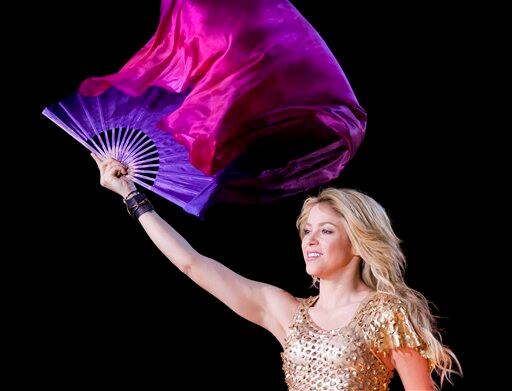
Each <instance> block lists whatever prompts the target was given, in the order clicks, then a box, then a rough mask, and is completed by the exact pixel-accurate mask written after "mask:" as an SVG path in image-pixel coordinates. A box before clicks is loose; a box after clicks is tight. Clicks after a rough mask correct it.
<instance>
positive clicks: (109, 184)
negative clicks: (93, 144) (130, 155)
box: [91, 153, 137, 198]
mask: <svg viewBox="0 0 512 391" xmlns="http://www.w3.org/2000/svg"><path fill="white" fill-rule="evenodd" d="M91 156H92V158H93V159H94V161H95V162H96V164H97V165H98V168H99V170H100V175H101V176H100V185H101V186H103V187H105V188H107V189H109V190H112V191H113V192H114V193H117V194H119V195H120V196H121V197H123V198H126V196H127V195H128V194H129V193H130V192H132V191H133V190H137V188H136V187H135V183H133V181H132V180H131V179H129V178H128V177H127V175H128V174H129V169H128V168H127V167H125V166H124V165H123V164H121V162H120V161H118V160H116V159H114V158H108V159H104V160H101V158H100V157H98V156H97V155H95V154H94V153H91Z"/></svg>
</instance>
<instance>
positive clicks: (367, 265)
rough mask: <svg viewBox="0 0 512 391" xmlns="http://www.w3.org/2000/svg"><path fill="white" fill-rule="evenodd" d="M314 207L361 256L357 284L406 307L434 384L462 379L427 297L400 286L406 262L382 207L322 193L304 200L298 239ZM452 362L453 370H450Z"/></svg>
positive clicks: (357, 195) (344, 194) (344, 192)
mask: <svg viewBox="0 0 512 391" xmlns="http://www.w3.org/2000/svg"><path fill="white" fill-rule="evenodd" d="M319 203H322V204H327V205H329V206H330V207H331V208H332V209H333V210H334V211H335V212H336V213H337V214H339V215H340V216H341V217H342V220H344V226H345V229H346V232H347V235H348V237H349V239H350V242H351V244H352V248H353V250H354V252H355V253H356V254H357V255H359V256H360V257H361V265H362V266H361V278H362V280H363V282H364V283H365V284H366V285H368V286H369V287H371V288H373V289H375V290H377V291H381V292H387V293H391V294H394V295H396V296H398V297H400V298H401V299H403V301H404V302H405V303H406V305H407V309H408V312H409V315H410V318H411V322H412V323H413V325H414V327H415V329H416V331H417V332H418V334H419V335H420V337H421V338H422V339H423V341H424V342H425V344H426V348H425V353H426V355H427V357H428V358H429V360H430V363H431V368H432V369H433V370H434V369H435V371H436V372H437V374H438V375H439V377H440V385H441V386H442V384H443V381H444V379H447V380H448V381H449V382H450V383H452V380H451V375H452V374H453V373H456V374H459V375H461V376H462V369H461V366H460V363H459V361H458V360H457V357H456V356H455V354H454V353H453V352H452V351H451V350H450V349H449V348H448V347H446V346H444V345H443V343H442V339H441V334H440V333H439V331H438V330H437V328H436V319H435V317H434V315H432V313H431V311H430V308H429V305H428V301H427V299H426V298H425V297H424V296H423V295H422V294H421V293H420V292H418V291H415V290H414V289H412V288H410V287H408V286H407V285H406V284H405V281H404V277H403V272H404V270H405V266H406V260H405V256H404V254H403V252H402V250H401V248H400V242H401V240H400V239H399V238H398V237H397V236H396V235H395V233H394V232H393V229H392V228H391V222H390V220H389V217H388V215H387V214H386V211H385V210H384V208H383V207H382V206H381V205H380V204H379V203H378V202H376V201H375V200H374V199H373V198H371V197H369V196H367V195H366V194H363V193H361V192H359V191H356V190H353V189H336V188H333V187H329V188H326V189H323V190H321V191H320V194H319V195H318V196H317V197H308V198H307V199H306V200H305V201H304V204H303V206H302V210H301V213H300V215H299V217H298V218H297V223H296V226H297V229H298V230H299V235H300V239H301V240H302V239H303V237H304V226H305V224H306V221H307V218H308V216H309V212H310V210H311V208H312V207H313V206H315V205H317V204H319ZM317 283H318V278H317V277H313V285H315V286H316V284H317ZM436 335H437V338H436ZM454 364H456V365H457V367H458V370H455V369H452V367H453V365H454ZM436 387H437V386H436Z"/></svg>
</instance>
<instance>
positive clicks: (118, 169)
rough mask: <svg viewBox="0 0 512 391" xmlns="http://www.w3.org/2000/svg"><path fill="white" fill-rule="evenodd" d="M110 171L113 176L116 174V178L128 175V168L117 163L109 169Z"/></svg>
mask: <svg viewBox="0 0 512 391" xmlns="http://www.w3.org/2000/svg"><path fill="white" fill-rule="evenodd" d="M108 173H109V175H111V176H115V177H116V178H119V177H121V176H123V175H126V169H125V168H124V167H123V166H121V165H119V164H116V165H113V166H112V167H110V168H109V169H108Z"/></svg>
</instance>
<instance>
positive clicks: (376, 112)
mask: <svg viewBox="0 0 512 391" xmlns="http://www.w3.org/2000/svg"><path fill="white" fill-rule="evenodd" d="M336 3H337V2H327V1H315V2H312V1H309V2H308V1H293V4H295V5H296V6H297V7H298V8H299V10H300V11H301V12H302V13H303V15H304V16H305V17H306V18H307V19H308V20H309V21H310V23H311V24H312V25H313V26H314V27H315V28H316V29H317V30H318V31H319V33H320V34H321V35H322V36H323V38H324V39H325V41H326V42H327V44H328V45H329V47H330V48H331V50H332V51H333V53H334V54H335V56H336V57H337V59H338V60H339V62H340V64H341V65H342V67H343V69H344V71H345V73H346V74H347V76H348V78H349V80H350V82H351V85H352V87H353V89H354V90H355V92H356V95H357V96H358V99H359V101H360V103H361V104H362V106H363V107H364V108H365V109H366V110H367V112H368V115H369V122H368V128H367V136H366V139H365V140H364V142H363V144H362V146H361V148H360V150H359V152H358V153H357V155H356V156H355V158H354V159H353V160H352V162H351V163H350V164H349V165H348V167H347V168H346V169H345V171H344V172H343V173H342V174H341V176H340V177H339V178H338V179H337V180H335V181H333V182H331V183H329V184H326V185H324V186H329V185H332V186H339V187H350V188H355V189H358V190H361V191H363V192H366V193H367V194H369V195H370V196H372V197H373V198H375V199H376V200H377V201H378V202H380V203H381V204H382V205H383V206H384V207H385V209H386V210H387V212H388V213H389V215H390V217H391V220H392V223H393V226H394V229H395V231H396V233H397V235H398V236H399V237H400V238H401V239H402V240H403V249H404V251H405V254H406V256H407V259H408V268H407V272H406V280H407V282H408V284H409V285H410V286H412V287H413V288H415V289H417V290H419V291H421V292H422V293H424V294H425V296H426V297H427V298H428V299H429V300H431V301H432V302H433V303H434V304H435V305H436V307H437V308H435V307H433V310H434V311H435V314H436V315H438V316H440V317H441V318H440V319H439V325H440V327H441V328H442V329H443V338H444V339H443V341H444V343H446V344H447V345H448V346H450V347H451V348H453V350H454V351H455V352H456V353H457V355H458V357H459V358H460V360H461V362H462V364H463V366H464V370H465V373H466V377H465V378H464V379H461V378H456V379H455V380H456V383H455V384H456V386H455V387H451V386H449V385H447V386H446V388H443V389H447V390H448V389H457V390H461V389H464V386H465V385H467V384H468V382H470V381H471V380H470V379H471V377H472V373H473V372H474V368H475V366H476V365H475V364H474V362H473V361H472V360H471V359H470V354H471V351H472V350H474V345H473V346H472V345H470V341H472V338H470V336H469V335H470V326H468V324H469V325H470V324H471V320H472V319H473V318H474V317H475V315H474V314H473V310H472V308H471V305H470V303H471V302H472V300H473V299H472V298H473V288H474V285H475V284H474V279H473V276H472V275H471V274H470V269H471V265H472V264H474V263H475V261H476V260H477V259H478V250H477V248H478V243H477V242H478V241H477V240H476V239H475V236H474V233H473V231H472V230H473V228H472V220H471V216H470V215H468V208H470V207H471V206H470V205H469V204H470V203H469V201H467V194H468V187H467V185H468V180H469V179H470V178H471V176H472V175H473V173H474V171H475V170H476V168H475V167H473V166H472V165H471V164H470V163H468V161H467V155H468V154H469V153H470V152H471V148H472V147H473V146H474V145H475V143H478V140H477V139H473V138H471V137H468V135H469V134H470V131H471V130H472V129H471V126H472V124H471V121H468V119H467V110H468V108H467V106H465V105H464V104H463V102H464V99H465V98H466V94H467V92H468V91H467V87H466V82H467V80H468V78H469V77H470V76H469V75H468V74H467V73H466V69H465V67H464V65H463V63H464V62H463V60H462V54H461V52H462V50H463V49H464V48H465V45H466V44H467V36H466V35H465V33H464V32H463V31H464V30H463V29H464V26H463V24H464V22H463V21H461V18H458V17H459V16H460V10H451V9H447V8H446V7H443V6H434V5H432V6H430V7H429V6H426V5H425V6H424V7H417V8H414V9H413V8H407V7H405V8H404V7H403V6H401V7H398V6H392V5H386V6H385V7H384V6H382V7H381V6H375V5H374V4H370V3H369V2H366V3H358V5H354V4H352V3H351V5H350V6H348V5H347V4H345V5H341V4H336ZM333 4H336V5H337V7H338V8H332V7H333ZM158 17H159V2H158V1H153V2H144V3H138V4H137V5H135V4H134V3H129V4H128V3H127V2H124V1H117V0H116V1H109V2H105V1H99V0H89V1H87V2H83V3H81V4H78V3H74V2H67V3H57V2H53V1H50V2H44V3H41V4H39V5H37V6H31V10H30V16H29V19H28V22H29V23H28V30H25V31H29V34H28V35H29V36H30V38H29V39H28V38H25V37H23V38H22V39H21V47H19V48H18V49H19V50H21V51H23V52H25V53H24V54H28V56H27V59H26V60H23V62H22V63H20V64H19V67H20V69H22V70H23V72H24V73H23V74H24V77H23V80H22V82H23V83H26V85H23V84H22V88H21V90H22V91H21V92H22V95H23V98H22V99H23V108H24V110H23V114H22V116H23V118H22V119H23V123H24V124H25V125H24V133H22V134H23V135H26V138H25V139H24V140H23V142H24V145H25V146H26V147H25V148H27V149H26V151H27V152H26V155H25V156H26V159H24V160H25V161H24V163H25V166H24V167H25V173H27V174H28V175H26V176H25V177H24V178H25V179H24V181H23V182H24V183H23V185H24V186H26V187H25V189H24V190H22V191H16V192H15V194H16V195H17V196H18V197H20V198H21V197H24V198H23V202H22V205H24V206H25V207H24V208H23V212H24V214H23V215H22V217H21V221H20V220H18V223H19V224H17V225H16V226H15V227H14V228H16V229H17V231H16V232H17V234H18V238H21V239H22V240H20V242H19V244H16V248H17V251H16V253H15V254H17V256H16V264H17V266H19V267H20V268H21V269H22V274H21V275H22V279H21V281H20V282H19V283H18V284H17V286H16V288H15V289H14V290H13V291H11V294H12V297H13V298H17V299H21V303H22V304H20V305H18V306H17V307H16V309H17V316H19V319H22V320H23V321H22V322H20V326H19V327H18V330H17V331H19V332H20V335H21V336H20V337H19V338H17V339H16V340H15V343H16V344H18V346H19V347H18V349H16V356H15V358H13V361H14V362H16V363H20V364H21V368H22V370H23V374H22V375H20V376H19V377H18V381H19V382H20V383H19V384H23V383H24V382H28V381H35V382H36V384H39V385H41V386H42V385H44V386H46V385H48V386H49V387H51V388H52V389H67V390H69V389H76V388H78V386H86V387H88V388H89V389H96V388H99V387H103V386H106V387H109V388H112V389H120V388H124V387H129V386H134V388H135V389H141V390H158V389H162V390H163V389H166V390H169V389H206V388H208V389H210V388H219V389H224V390H240V389H250V390H252V389H258V390H285V384H284V378H283V375H282V372H281V362H280V357H279V352H280V350H281V348H280V345H279V343H278V342H277V340H275V339H274V337H273V336H272V335H271V334H270V333H269V332H267V331H266V330H264V329H262V328H259V327H258V326H255V325H253V324H251V323H249V322H248V321H246V320H244V319H242V318H239V317H238V316H237V315H236V314H234V313H233V312H232V311H231V310H229V309H228V308H227V307H226V306H224V305H223V304H222V303H221V302H219V301H217V300H216V299H215V298H214V297H213V296H211V295H209V294H208V293H207V292H205V291H203V290H202V289H201V288H199V287H197V286H195V285H194V284H193V283H192V282H191V281H190V280H188V279H187V277H186V276H184V275H183V274H181V273H180V272H179V271H178V270H177V269H176V268H175V267H174V266H173V265H172V264H171V263H169V262H168V261H167V259H166V258H165V257H164V256H163V255H162V254H160V252H159V251H158V250H157V248H156V247H155V246H154V245H153V244H152V242H151V241H150V240H149V239H148V237H147V236H146V234H145V233H144V231H143V229H142V227H141V226H140V225H138V224H137V223H136V222H135V221H133V220H131V218H130V217H129V216H128V214H127V213H126V210H125V209H124V206H123V204H122V202H121V199H120V197H119V196H117V195H115V194H114V193H111V192H110V191H108V190H106V189H104V188H102V187H101V186H100V185H99V175H98V170H97V167H96V165H95V163H94V161H93V160H92V159H91V158H90V157H89V154H88V152H87V151H86V150H85V149H84V148H83V147H82V146H81V145H79V144H78V143H77V142H76V141H75V140H73V139H72V138H71V137H69V136H68V135H67V134H66V133H65V132H64V131H62V130H61V129H60V128H58V127H57V126H56V125H54V124H53V123H51V122H50V121H49V120H47V119H46V118H45V117H43V116H42V115H41V114H40V112H41V111H42V109H43V108H44V107H45V106H46V105H48V104H51V103H54V102H56V101H58V100H60V99H61V98H63V97H65V96H67V95H68V94H69V93H71V92H73V91H74V90H75V89H76V88H77V87H78V84H79V82H80V81H81V80H83V79H85V78H86V77H89V76H93V75H104V74H108V73H113V72H116V71H117V70H118V69H119V68H120V67H121V66H122V65H123V64H124V63H125V62H126V60H127V59H128V58H129V57H131V56H132V55H133V54H134V53H135V52H136V51H137V50H138V49H139V48H140V47H142V45H143V44H145V43H146V42H147V40H148V39H149V38H150V37H151V35H152V33H153V32H154V30H155V29H156V26H157V23H158ZM455 20H458V21H459V22H458V24H456V23H455V22H454V21H455ZM14 65H15V66H17V65H16V64H14ZM29 86H30V88H29ZM18 92H19V91H18ZM27 108H28V109H27ZM23 137H25V136H23ZM27 140H28V141H29V142H28V143H27V142H26V141H27ZM317 190H318V189H313V190H312V191H310V192H308V194H311V195H315V194H316V193H317ZM306 195H307V194H299V195H297V196H294V197H290V198H288V199H285V200H282V201H280V202H277V203H274V204H267V205H245V206H244V205H216V206H214V207H212V208H211V209H210V210H209V211H208V213H207V215H206V219H205V221H200V220H198V219H197V218H195V217H193V216H191V215H188V214H186V213H185V212H183V211H182V210H181V209H180V208H179V207H177V206H175V205H173V204H171V203H169V202H167V201H165V200H163V199H161V198H160V197H158V196H155V195H151V194H149V196H150V199H151V201H152V202H153V204H154V205H155V207H156V209H157V211H158V213H159V214H160V215H161V216H162V217H163V218H164V219H165V220H166V221H168V222H169V223H170V224H171V225H172V226H173V227H174V228H175V229H176V230H177V231H178V232H180V233H181V234H182V235H183V236H184V237H185V238H186V239H187V240H188V241H189V242H190V243H191V244H192V246H194V247H195V248H196V249H197V250H198V251H199V252H201V253H203V254H205V255H207V256H209V257H212V258H214V259H217V260H219V261H221V262H222V263H223V264H225V265H226V266H228V267H230V268H232V269H233V270H234V271H236V272H238V273H240V274H242V275H244V276H245V277H248V278H251V279H255V280H259V281H264V282H267V283H271V284H275V285H277V286H280V287H282V288H284V289H286V290H288V291H289V292H291V293H292V294H294V295H295V296H300V297H305V296H309V295H313V294H316V290H314V289H310V288H309V286H310V282H311V281H310V279H309V277H308V276H307V275H306V273H305V270H304V264H303V259H302V256H301V251H300V242H299V238H298V235H297V232H296V229H295V219H296V217H297V216H298V213H299V211H300V208H301V205H302V202H303V200H304V199H305V197H306ZM7 208H9V206H7ZM13 262H14V261H13ZM178 383H180V384H181V386H178ZM393 389H394V390H399V389H401V388H400V385H399V382H397V381H394V383H393Z"/></svg>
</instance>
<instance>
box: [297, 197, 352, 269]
mask: <svg viewBox="0 0 512 391" xmlns="http://www.w3.org/2000/svg"><path fill="white" fill-rule="evenodd" d="M303 229H304V232H303V234H304V237H303V239H302V253H303V255H304V259H305V260H306V272H307V273H308V274H309V275H310V276H316V277H318V278H321V279H326V278H328V277H329V276H333V275H334V274H335V273H337V272H338V273H339V272H340V271H341V269H342V268H343V266H346V265H348V263H349V262H350V261H351V260H352V258H353V257H354V254H353V253H352V246H351V244H350V240H349V238H348V236H347V234H346V231H345V228H344V226H343V223H342V217H341V216H339V215H338V214H336V213H335V212H334V210H332V208H331V207H330V206H329V205H327V204H323V203H320V204H316V205H315V206H313V207H312V208H311V211H310V213H309V216H308V219H307V222H306V225H305V226H304V228H303ZM315 252H316V253H320V255H319V256H316V255H318V254H315Z"/></svg>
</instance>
